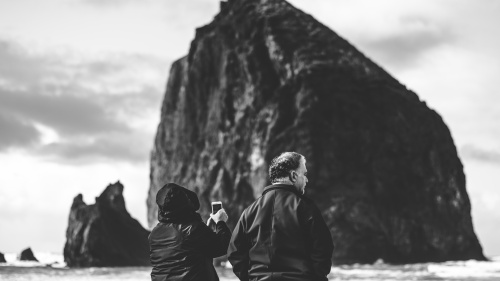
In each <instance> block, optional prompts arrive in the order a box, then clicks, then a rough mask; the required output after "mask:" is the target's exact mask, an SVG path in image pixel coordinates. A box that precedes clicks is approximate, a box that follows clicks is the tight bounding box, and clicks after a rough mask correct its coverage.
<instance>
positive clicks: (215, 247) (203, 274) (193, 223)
mask: <svg viewBox="0 0 500 281" xmlns="http://www.w3.org/2000/svg"><path fill="white" fill-rule="evenodd" d="M157 203H158V206H159V209H160V210H159V212H158V220H159V223H158V224H157V225H156V226H155V228H154V229H153V230H152V231H151V234H150V235H149V247H150V259H151V264H152V266H153V269H152V271H151V280H152V281H167V280H168V281H181V280H182V281H188V280H189V281H218V280H219V278H218V276H217V273H216V272H215V268H214V266H213V263H212V258H215V257H219V256H222V255H224V254H226V251H227V247H228V244H229V240H230V239H231V231H230V230H229V228H228V227H227V225H226V223H225V222H223V221H219V222H218V223H217V224H216V225H215V224H213V223H212V225H213V230H212V229H211V228H209V227H208V226H207V225H205V223H203V221H202V220H201V217H200V215H199V214H198V213H197V212H196V210H198V208H199V206H200V204H199V201H198V197H197V196H196V194H195V193H194V192H192V191H190V190H188V189H186V188H184V187H182V186H179V185H176V184H173V183H170V184H167V185H166V186H164V187H163V188H162V189H160V191H158V194H157Z"/></svg>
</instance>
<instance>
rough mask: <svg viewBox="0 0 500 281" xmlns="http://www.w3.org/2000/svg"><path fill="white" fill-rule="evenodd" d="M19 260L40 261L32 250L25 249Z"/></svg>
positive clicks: (18, 257)
mask: <svg viewBox="0 0 500 281" xmlns="http://www.w3.org/2000/svg"><path fill="white" fill-rule="evenodd" d="M17 259H18V260H20V261H38V259H37V258H36V257H35V255H34V254H33V251H32V250H31V248H27V249H24V250H23V251H22V252H21V253H20V254H19V255H18V256H17Z"/></svg>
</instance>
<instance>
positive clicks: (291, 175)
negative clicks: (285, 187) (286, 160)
mask: <svg viewBox="0 0 500 281" xmlns="http://www.w3.org/2000/svg"><path fill="white" fill-rule="evenodd" d="M296 174H297V173H296V172H295V171H291V172H290V174H289V175H288V177H289V178H290V181H291V182H292V183H295V181H296V179H295V178H296Z"/></svg>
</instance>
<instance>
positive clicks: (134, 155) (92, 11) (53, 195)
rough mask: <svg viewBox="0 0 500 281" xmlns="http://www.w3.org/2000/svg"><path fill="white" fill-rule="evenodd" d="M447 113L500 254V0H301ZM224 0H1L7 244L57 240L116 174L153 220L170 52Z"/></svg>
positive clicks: (478, 210) (42, 248) (1, 226)
mask: <svg viewBox="0 0 500 281" xmlns="http://www.w3.org/2000/svg"><path fill="white" fill-rule="evenodd" d="M289 2H290V3H292V4H293V5H294V6H296V7H297V8H299V9H301V10H303V11H305V12H306V13H309V14H311V15H312V16H314V17H315V18H316V19H317V20H319V21H320V22H322V23H323V24H325V25H326V26H328V27H330V28H331V29H332V30H334V31H335V32H336V33H337V34H339V35H340V36H342V37H343V38H345V39H346V40H347V41H349V42H350V43H351V44H353V45H354V46H355V47H356V48H358V49H359V50H360V51H361V52H363V53H364V54H365V55H366V56H367V57H369V58H371V59H372V60H373V61H375V62H376V63H377V64H379V65H380V66H382V67H383V68H384V69H385V70H387V71H388V72H389V73H390V74H391V75H393V76H394V77H395V78H396V79H398V80H399V81H400V82H401V83H402V84H404V85H406V86H407V87H408V88H409V89H411V90H413V91H414V92H416V93H417V95H418V96H419V97H420V99H421V100H424V101H425V102H426V103H427V105H428V106H429V107H430V108H432V109H434V110H436V111H437V112H438V113H439V114H440V115H441V116H442V117H443V119H444V122H445V123H446V124H447V125H448V127H449V129H450V131H451V133H452V136H453V138H454V141H455V145H456V146H457V149H458V153H459V156H460V158H461V160H462V163H463V165H464V172H465V174H466V178H467V190H468V194H469V197H470V199H471V203H472V217H473V222H474V227H475V231H476V234H477V235H478V237H479V240H480V242H481V244H482V245H483V249H484V252H485V254H486V255H488V256H498V255H500V241H498V234H499V233H500V188H499V186H498V185H499V184H498V180H497V178H496V176H497V175H499V174H500V142H499V141H500V125H499V124H500V122H499V121H500V108H499V106H498V105H499V104H500V95H499V94H498V93H497V89H498V86H497V84H496V83H497V81H498V77H499V76H500V52H498V50H500V36H499V35H500V34H499V33H500V31H499V30H498V27H499V26H500V17H498V15H499V14H500V1H496V0H478V1H470V0H405V1H401V0H377V1H374V0H291V1H289ZM218 10H219V1H215V0H189V1H174V0H140V1H139V0H44V1H39V0H16V1H12V0H0V171H1V172H0V252H3V253H19V252H20V251H21V250H23V249H25V248H27V247H31V248H32V249H33V250H34V251H35V252H37V251H38V252H54V253H61V252H62V249H63V246H64V242H65V232H66V227H67V220H68V215H69V209H70V206H71V203H72V201H73V198H74V197H75V196H76V195H77V194H79V193H81V194H83V197H84V200H85V202H86V203H87V204H93V203H94V202H95V197H96V196H98V195H99V194H100V193H101V192H102V191H103V190H104V188H105V187H106V186H107V185H108V184H110V183H114V182H116V181H118V180H119V181H120V182H121V183H122V184H123V185H124V186H125V189H124V196H125V201H126V204H127V209H128V211H129V212H130V213H131V215H132V216H133V217H134V218H136V219H137V220H138V221H139V222H140V223H141V224H142V225H143V226H144V227H146V226H147V219H146V197H147V192H148V189H149V153H150V150H151V148H152V145H153V139H154V135H155V130H156V127H157V126H158V123H159V116H160V107H161V102H162V98H163V93H164V90H165V86H166V81H167V77H168V73H169V69H170V65H171V63H172V62H173V61H174V60H176V59H178V58H180V57H182V56H184V55H186V54H187V53H188V50H189V45H190V42H191V40H192V39H193V38H194V34H195V28H197V27H200V26H203V25H205V24H207V23H209V22H210V21H211V20H212V19H213V17H214V16H215V15H216V13H217V12H218Z"/></svg>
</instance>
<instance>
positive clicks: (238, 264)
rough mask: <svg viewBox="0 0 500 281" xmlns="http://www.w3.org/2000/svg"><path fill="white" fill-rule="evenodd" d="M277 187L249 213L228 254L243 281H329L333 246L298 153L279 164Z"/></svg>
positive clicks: (275, 165) (274, 174) (274, 172)
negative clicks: (309, 193)
mask: <svg viewBox="0 0 500 281" xmlns="http://www.w3.org/2000/svg"><path fill="white" fill-rule="evenodd" d="M269 177H270V180H271V183H272V185H270V186H267V187H265V188H264V191H263V193H262V196H261V197H259V198H258V199H257V200H256V201H255V202H253V203H252V204H251V205H250V206H249V207H248V208H246V209H245V210H244V211H243V214H242V215H241V218H240V220H239V221H238V223H237V224H236V227H235V229H234V232H233V235H232V237H231V242H230V243H229V249H228V260H229V262H231V264H232V265H233V271H234V273H235V274H236V276H238V278H239V279H240V280H242V281H247V280H252V281H257V280H258V281H263V280H276V281H278V280H292V281H295V280H296V281H299V280H300V281H309V280H310V281H325V280H328V278H327V275H328V274H329V273H330V270H331V266H332V262H331V257H332V253H333V242H332V238H331V235H330V231H329V230H328V227H327V226H326V223H325V221H324V219H323V217H322V216H321V213H320V211H319V209H318V208H317V207H316V205H315V204H314V203H313V202H312V201H311V200H310V199H308V198H306V197H305V196H304V191H305V187H306V184H307V168H306V159H305V157H304V156H302V155H301V154H298V153H295V152H285V153H282V154H281V155H279V156H278V157H276V158H274V159H273V160H272V162H271V165H270V167H269Z"/></svg>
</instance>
